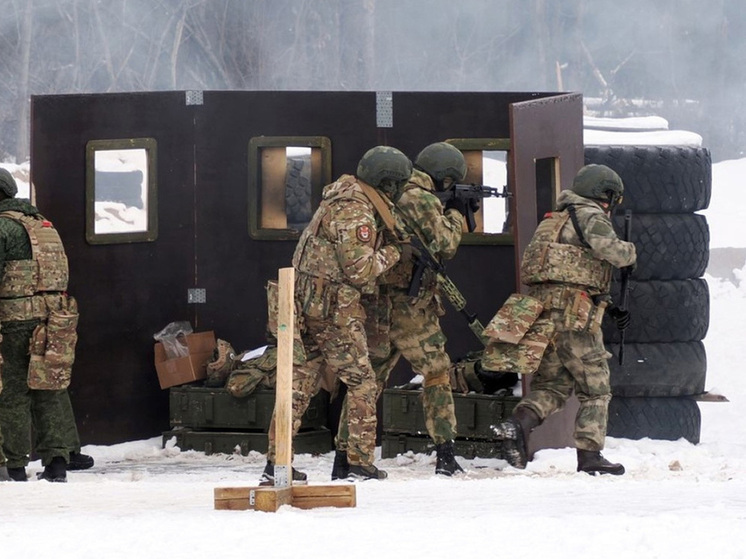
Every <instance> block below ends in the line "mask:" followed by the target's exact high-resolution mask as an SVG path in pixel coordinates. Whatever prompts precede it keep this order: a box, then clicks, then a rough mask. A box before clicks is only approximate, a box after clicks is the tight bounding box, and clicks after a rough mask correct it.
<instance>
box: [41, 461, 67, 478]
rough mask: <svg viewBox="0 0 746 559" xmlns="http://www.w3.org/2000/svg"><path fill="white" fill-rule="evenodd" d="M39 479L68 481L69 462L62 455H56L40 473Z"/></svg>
mask: <svg viewBox="0 0 746 559" xmlns="http://www.w3.org/2000/svg"><path fill="white" fill-rule="evenodd" d="M39 479H46V480H47V481H54V482H57V483H66V482H67V462H65V459H64V458H63V457H62V456H55V457H54V458H52V461H51V462H50V463H49V464H47V465H46V466H44V471H43V472H42V473H40V474H39Z"/></svg>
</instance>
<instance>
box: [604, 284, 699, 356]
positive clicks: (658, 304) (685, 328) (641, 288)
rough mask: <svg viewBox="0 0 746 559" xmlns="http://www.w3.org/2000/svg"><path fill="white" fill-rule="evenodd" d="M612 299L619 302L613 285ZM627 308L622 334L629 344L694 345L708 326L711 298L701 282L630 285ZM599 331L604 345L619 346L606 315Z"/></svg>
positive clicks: (616, 332) (614, 328)
mask: <svg viewBox="0 0 746 559" xmlns="http://www.w3.org/2000/svg"><path fill="white" fill-rule="evenodd" d="M611 296H612V299H613V300H614V302H615V303H617V304H618V303H619V302H620V301H621V294H620V285H619V284H618V283H616V282H614V283H612V286H611ZM627 308H628V309H629V311H630V315H631V318H632V320H631V323H630V325H629V327H628V328H627V330H626V331H625V342H628V343H651V342H656V343H668V342H697V341H700V340H703V339H704V337H705V335H706V334H707V330H708V328H709V326H710V294H709V290H708V288H707V282H706V281H705V280H704V279H702V278H694V279H685V280H668V281H660V280H651V281H630V289H629V297H628V300H627ZM602 328H603V336H604V341H605V342H606V343H618V342H619V340H620V337H619V331H618V330H617V328H616V325H615V324H614V321H613V320H611V319H610V318H609V316H608V313H607V315H606V316H605V317H604V320H603V324H602Z"/></svg>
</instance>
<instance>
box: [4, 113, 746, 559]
mask: <svg viewBox="0 0 746 559" xmlns="http://www.w3.org/2000/svg"><path fill="white" fill-rule="evenodd" d="M654 123H657V125H656V126H654V127H657V128H658V130H657V131H656V132H651V133H647V134H645V135H638V133H637V132H625V133H624V134H625V136H623V137H622V136H620V134H622V133H621V132H606V131H600V130H591V129H590V126H589V124H590V123H587V130H586V137H585V142H586V144H589V145H590V144H598V143H625V141H624V138H626V139H627V140H630V142H628V143H635V144H643V143H658V144H666V143H668V144H677V145H680V144H686V145H698V142H700V141H701V139H700V138H699V137H698V136H697V135H696V134H692V133H689V132H677V131H669V130H667V129H666V127H667V125H666V123H665V121H662V122H661V121H646V124H648V125H651V124H654ZM602 124H603V123H602ZM607 125H608V123H607ZM604 126H606V125H604ZM632 128H636V127H635V126H632ZM630 135H635V138H634V141H632V136H630ZM4 166H6V167H8V168H10V169H11V170H13V169H15V168H19V169H21V170H22V167H23V166H13V165H4ZM744 176H746V159H743V160H736V161H723V162H721V163H717V164H715V165H714V166H713V194H712V202H711V204H710V208H709V209H708V210H706V211H705V212H703V213H705V214H706V216H707V219H708V222H709V225H710V232H711V247H736V248H746V190H745V189H744V188H743V185H742V180H743V177H744ZM20 186H21V194H23V192H24V191H23V188H24V185H23V184H21V185H20ZM25 188H28V185H27V184H26V186H25ZM26 192H27V190H26ZM50 218H52V219H54V216H53V215H52V216H50ZM732 277H733V278H734V279H732V280H731V281H727V280H726V279H723V278H719V277H714V276H712V275H708V276H707V281H708V284H709V288H710V296H711V317H710V329H709V332H708V334H707V337H706V339H705V345H706V348H707V358H708V370H707V385H706V389H707V390H709V391H710V392H714V393H719V394H723V395H725V396H726V397H727V398H728V399H729V400H730V402H729V403H700V404H699V406H700V409H701V411H702V432H701V442H700V444H698V445H692V444H690V443H688V442H686V441H684V440H680V441H676V442H670V441H652V440H641V441H631V440H626V439H613V438H609V439H607V448H606V450H605V455H606V456H607V457H608V458H610V459H611V460H613V461H620V462H622V463H623V464H624V465H625V467H626V468H627V474H626V475H624V476H621V477H609V476H607V477H597V478H596V477H591V476H588V475H585V474H578V473H576V472H575V465H576V463H575V451H574V450H573V449H569V448H566V449H558V450H543V451H540V452H538V453H537V455H536V457H535V459H534V461H533V462H531V463H530V464H529V466H528V468H527V469H526V470H516V469H513V468H511V467H509V466H508V465H507V464H506V463H505V462H504V461H501V460H485V459H474V460H464V459H461V460H460V462H461V463H462V464H463V465H464V467H465V468H466V469H467V472H466V474H465V475H460V476H458V477H454V478H443V477H440V476H438V477H436V476H435V475H434V467H435V458H434V455H432V456H428V455H422V454H418V455H412V454H409V455H405V456H400V457H398V458H396V459H388V460H378V461H377V464H378V466H380V467H382V468H384V469H386V470H388V472H389V479H388V480H386V481H385V482H373V481H369V482H364V483H360V484H358V486H357V507H356V508H353V509H331V508H322V509H313V510H299V509H293V508H291V507H284V508H282V509H280V510H279V511H278V512H277V513H274V514H272V513H261V512H256V511H243V512H239V511H216V510H214V508H213V489H214V488H215V487H221V486H248V485H254V484H256V482H257V480H258V478H259V476H260V474H261V472H262V469H263V467H264V463H265V458H264V456H263V455H261V454H258V453H251V454H250V455H249V456H245V457H244V456H241V455H239V454H236V455H231V456H227V455H214V456H205V455H204V454H202V453H199V452H194V451H188V452H180V451H179V449H178V448H175V447H174V446H173V444H169V445H167V447H166V448H165V449H162V448H161V440H160V437H158V438H153V439H149V440H142V441H133V442H129V443H125V444H119V445H114V446H108V447H104V446H85V447H84V448H83V451H84V452H86V453H88V454H91V455H92V456H94V458H95V459H96V466H95V467H94V468H92V469H91V470H87V471H84V472H71V473H69V474H68V480H69V482H68V483H67V484H51V483H47V482H40V481H36V479H35V478H36V476H35V474H36V472H39V471H41V469H42V468H41V464H40V463H39V462H38V461H37V462H33V463H32V464H31V465H30V467H29V468H28V471H29V472H30V474H31V476H32V480H31V481H30V482H29V483H4V484H0V549H1V550H2V556H3V557H19V556H27V557H44V556H55V557H65V558H66V557H74V558H75V559H88V558H96V559H115V558H120V557H121V558H125V557H126V558H127V559H130V558H132V557H137V558H164V557H169V558H170V557H182V558H188V557H221V558H232V557H248V556H258V557H262V558H267V559H268V558H275V557H288V558H290V557H294V558H297V557H310V558H313V557H330V558H335V557H355V558H363V559H364V558H367V557H397V558H404V557H430V558H441V557H443V558H449V559H457V558H461V557H467V558H481V557H500V556H503V555H505V556H510V557H518V556H529V557H568V558H573V559H578V558H582V557H591V556H594V557H604V558H615V557H635V558H654V557H655V558H657V557H660V558H669V557H671V558H674V557H675V558H689V557H691V558H694V557H696V558H698V559H699V558H702V557H718V558H737V557H746V543H744V542H745V541H746V536H744V535H743V533H744V529H746V421H744V419H743V411H742V410H743V409H744V403H745V400H746V375H744V373H743V365H742V362H743V357H742V354H741V352H740V350H741V348H742V346H741V344H742V343H743V327H742V324H743V320H744V317H746V281H741V280H742V279H743V278H745V277H746V267H744V269H741V270H736V271H735V273H734V275H733V276H732ZM332 459H333V453H329V454H327V455H324V456H320V457H314V456H310V455H298V456H296V460H295V465H296V467H298V468H299V469H302V470H304V471H306V472H307V473H308V474H309V479H310V481H311V482H312V483H313V482H316V483H328V482H329V473H330V471H331V465H332Z"/></svg>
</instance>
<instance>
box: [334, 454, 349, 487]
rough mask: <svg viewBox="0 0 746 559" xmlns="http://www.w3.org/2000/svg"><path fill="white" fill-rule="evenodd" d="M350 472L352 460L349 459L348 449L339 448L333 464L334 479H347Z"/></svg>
mask: <svg viewBox="0 0 746 559" xmlns="http://www.w3.org/2000/svg"><path fill="white" fill-rule="evenodd" d="M349 474H350V461H349V460H347V451H346V450H337V451H336V452H335V453H334V465H332V481H334V480H335V479H345V478H346V477H347V476H348V475H349Z"/></svg>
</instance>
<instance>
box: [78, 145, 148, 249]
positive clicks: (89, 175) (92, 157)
mask: <svg viewBox="0 0 746 559" xmlns="http://www.w3.org/2000/svg"><path fill="white" fill-rule="evenodd" d="M85 149H86V172H85V204H86V207H85V238H86V241H87V242H88V243H89V244H92V245H108V244H124V243H140V242H153V241H155V240H156V239H157V238H158V179H157V174H156V170H157V159H158V142H157V141H156V140H155V138H121V139H108V140H89V141H88V142H87V143H86V148H85ZM130 149H144V150H145V153H146V161H147V172H148V178H147V186H146V191H147V202H146V204H147V228H146V230H145V231H131V232H121V233H96V167H95V165H96V152H99V151H116V150H130Z"/></svg>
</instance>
